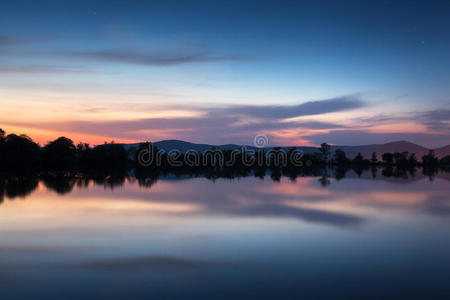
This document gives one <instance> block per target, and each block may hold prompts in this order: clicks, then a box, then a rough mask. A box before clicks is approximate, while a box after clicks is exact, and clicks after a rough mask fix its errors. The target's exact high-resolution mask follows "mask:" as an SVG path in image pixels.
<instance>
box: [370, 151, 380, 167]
mask: <svg viewBox="0 0 450 300" xmlns="http://www.w3.org/2000/svg"><path fill="white" fill-rule="evenodd" d="M370 162H371V163H372V164H374V165H375V164H377V163H378V158H377V153H376V152H373V153H372V158H371V159H370Z"/></svg>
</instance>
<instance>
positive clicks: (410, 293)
mask: <svg viewBox="0 0 450 300" xmlns="http://www.w3.org/2000/svg"><path fill="white" fill-rule="evenodd" d="M427 172H428V171H424V170H420V169H417V170H415V172H412V171H411V170H406V173H405V172H403V171H399V170H395V169H394V170H383V169H375V170H374V169H371V168H368V169H358V170H353V169H345V170H342V169H321V170H311V172H309V173H307V174H297V175H296V176H293V174H291V176H289V175H287V174H284V173H283V172H281V173H276V172H275V173H274V172H270V171H268V172H264V173H258V174H249V175H250V176H238V177H233V176H229V175H227V176H226V177H225V176H224V177H221V176H218V175H217V174H206V176H200V175H198V174H197V175H195V176H194V175H186V174H178V175H173V174H166V175H164V176H137V175H139V174H133V173H126V174H124V173H119V174H90V175H83V176H82V175H80V174H70V173H63V174H57V173H53V174H34V175H32V174H26V175H15V176H3V177H1V179H0V195H2V201H3V203H2V205H0V287H1V290H2V299H29V298H30V297H35V296H36V295H38V296H39V298H42V299H61V298H64V299H80V298H83V299H123V298H125V297H131V298H133V299H148V298H151V297H154V298H157V299H161V298H171V299H211V298H213V299H229V298H242V297H244V298H258V299H274V298H276V299H292V298H296V299H297V298H305V299H336V298H342V299H349V298H361V297H362V298H370V297H372V298H373V299H379V298H394V299H399V298H408V299H414V298H417V299H423V298H424V297H425V298H430V297H431V298H433V299H439V298H442V299H446V296H447V295H448V293H449V292H450V288H449V285H448V279H447V278H448V277H447V274H448V272H450V256H449V255H448V253H449V251H450V240H449V239H448V234H449V228H450V227H449V225H450V197H449V196H448V195H449V194H450V193H449V192H450V185H449V181H450V176H449V173H443V172H434V173H433V174H432V176H430V174H429V173H427ZM405 174H406V175H405ZM385 175H388V176H385ZM430 179H432V180H430ZM405 274H407V275H405ZM324 286H325V287H326V288H323V287H324ZM175 287H176V288H175Z"/></svg>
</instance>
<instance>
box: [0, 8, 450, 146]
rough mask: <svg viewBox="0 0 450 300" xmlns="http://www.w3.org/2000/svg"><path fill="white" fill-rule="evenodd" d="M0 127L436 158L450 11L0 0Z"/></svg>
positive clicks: (80, 137) (448, 65)
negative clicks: (404, 148) (403, 144)
mask: <svg viewBox="0 0 450 300" xmlns="http://www.w3.org/2000/svg"><path fill="white" fill-rule="evenodd" d="M313 2H317V3H313ZM366 2H367V3H366ZM0 128H3V129H4V130H5V131H7V132H9V133H11V132H15V133H18V134H21V133H26V134H28V135H29V136H31V137H32V138H33V139H34V140H36V141H37V142H39V143H41V144H45V143H47V142H48V141H49V140H51V139H54V138H56V137H58V136H61V135H65V136H68V137H70V138H72V139H73V140H74V141H75V142H78V141H86V142H89V143H91V144H99V143H103V142H104V141H111V140H115V141H116V142H135V141H143V140H151V141H156V140H161V139H174V138H176V139H183V140H187V141H192V142H201V143H214V144H225V143H243V144H252V143H253V137H254V136H255V135H256V134H265V135H267V136H268V137H269V139H270V144H271V145H276V144H279V145H318V144H320V143H321V142H328V143H331V144H339V145H358V144H367V143H384V142H389V141H396V140H408V141H411V142H415V143H418V144H421V145H423V146H427V147H439V146H444V145H447V144H450V2H449V1H421V2H414V1H373V3H368V1H354V2H346V1H329V2H327V1H305V2H302V1H230V0H229V1H167V0H166V1H112V0H108V1H20V0H16V1H4V2H2V5H1V9H0Z"/></svg>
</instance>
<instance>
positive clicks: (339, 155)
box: [334, 149, 350, 165]
mask: <svg viewBox="0 0 450 300" xmlns="http://www.w3.org/2000/svg"><path fill="white" fill-rule="evenodd" d="M334 161H335V163H336V164H337V165H347V164H348V163H349V162H350V160H349V159H348V158H347V155H346V154H345V152H344V151H342V150H341V149H337V150H336V151H335V152H334Z"/></svg>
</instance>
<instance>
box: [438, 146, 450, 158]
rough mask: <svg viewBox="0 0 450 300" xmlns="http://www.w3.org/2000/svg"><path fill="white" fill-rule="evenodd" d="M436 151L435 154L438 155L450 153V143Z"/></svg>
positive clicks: (442, 155)
mask: <svg viewBox="0 0 450 300" xmlns="http://www.w3.org/2000/svg"><path fill="white" fill-rule="evenodd" d="M434 151H435V154H436V156H437V157H444V156H446V155H450V145H447V146H445V147H441V148H437V149H436V150H434Z"/></svg>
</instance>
